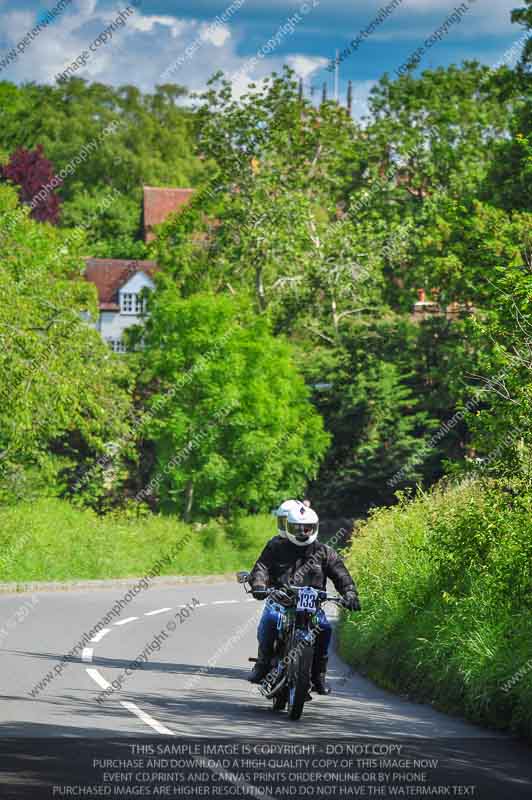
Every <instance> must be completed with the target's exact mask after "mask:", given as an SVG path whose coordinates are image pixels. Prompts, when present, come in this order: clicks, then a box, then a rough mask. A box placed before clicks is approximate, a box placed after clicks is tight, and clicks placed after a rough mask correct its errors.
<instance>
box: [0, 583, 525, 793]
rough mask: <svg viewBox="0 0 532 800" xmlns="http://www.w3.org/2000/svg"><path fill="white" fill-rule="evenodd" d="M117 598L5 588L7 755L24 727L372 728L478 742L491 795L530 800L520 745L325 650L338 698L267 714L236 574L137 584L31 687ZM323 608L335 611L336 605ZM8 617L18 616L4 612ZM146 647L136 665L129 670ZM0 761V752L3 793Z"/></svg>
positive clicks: (309, 731)
mask: <svg viewBox="0 0 532 800" xmlns="http://www.w3.org/2000/svg"><path fill="white" fill-rule="evenodd" d="M123 594H124V590H123V589H116V588H115V589H102V590H88V591H77V592H57V593H41V594H37V595H35V596H34V598H35V599H34V601H33V603H34V604H33V605H32V606H31V607H30V603H29V596H28V595H3V596H0V620H2V622H3V623H5V621H6V620H9V621H10V624H9V628H6V627H5V625H4V633H3V634H2V633H1V630H0V663H1V670H0V675H1V696H0V740H2V741H3V746H4V751H6V752H7V750H10V752H15V751H16V750H17V746H18V747H19V750H18V752H19V755H20V756H22V754H23V752H24V748H23V745H22V742H23V740H27V739H28V738H29V737H32V738H39V739H41V740H42V738H43V737H44V738H46V739H53V738H55V737H84V739H87V738H89V739H91V740H98V739H101V740H104V739H105V740H109V739H110V738H112V737H144V738H146V737H150V736H151V737H154V736H158V737H163V738H164V737H167V738H168V740H171V739H172V737H173V738H175V737H178V738H182V737H202V738H209V739H212V738H221V739H227V740H231V739H233V738H235V737H248V738H251V739H253V740H254V741H262V740H281V739H282V740H290V741H294V742H297V741H304V742H309V741H313V740H315V739H321V740H325V739H330V740H340V739H341V740H346V739H347V738H349V737H352V738H357V739H360V738H361V737H376V738H377V739H380V738H386V739H389V740H399V739H401V740H404V739H410V738H412V741H417V740H419V741H422V740H423V741H424V742H432V743H433V744H434V743H438V742H439V743H441V744H442V746H443V744H445V746H450V745H451V744H452V743H454V745H456V743H458V742H459V743H464V742H465V743H466V746H467V742H468V741H469V742H470V743H471V744H472V745H473V743H474V742H475V743H477V744H478V742H479V741H480V742H481V745H482V746H481V748H480V749H481V750H482V752H483V754H484V757H483V762H482V765H479V766H478V770H479V774H480V770H484V772H483V775H484V777H485V778H486V780H488V781H489V780H495V777H497V780H501V781H503V783H504V782H505V781H506V782H507V788H508V793H505V792H506V790H504V791H503V792H502V793H499V794H498V795H497V796H498V797H501V798H504V797H508V798H512V800H514V798H520V797H532V766H531V763H532V758H531V757H530V756H531V752H530V750H528V748H526V747H525V746H524V745H522V744H520V743H519V742H516V741H514V740H512V739H510V738H508V737H504V736H494V735H493V734H492V733H491V732H488V731H486V730H484V729H480V728H478V727H476V726H473V725H471V724H469V723H466V722H464V721H462V720H460V719H456V718H452V717H449V716H446V715H445V714H442V713H439V712H437V711H435V710H434V709H432V708H431V707H429V706H426V705H420V704H416V703H413V702H410V701H408V700H406V699H404V698H401V697H398V696H396V695H393V694H390V693H388V692H386V691H383V690H381V689H379V688H377V687H376V686H374V685H373V684H372V683H371V682H369V681H368V680H366V679H364V678H363V677H361V676H360V675H357V674H355V673H353V671H352V670H351V669H350V668H349V667H348V666H347V665H346V664H344V663H343V662H342V661H341V660H340V659H339V658H338V657H337V656H336V655H334V654H333V656H332V659H331V668H330V676H329V677H330V684H331V686H332V688H333V694H332V695H331V696H329V697H326V698H325V697H315V698H314V699H313V701H312V702H310V703H308V704H306V706H305V710H304V715H303V718H302V720H301V721H300V722H290V721H289V720H288V719H287V717H286V715H285V714H274V713H273V712H272V711H271V708H270V703H269V702H268V701H266V700H265V699H263V698H262V697H261V696H260V695H259V694H258V691H257V689H256V687H253V686H251V684H249V683H248V682H247V681H246V675H247V673H248V670H249V668H250V664H249V663H248V661H247V659H248V657H249V656H254V655H256V638H255V637H256V625H257V620H258V614H259V613H260V610H261V607H262V606H261V604H260V603H257V601H254V600H251V599H249V597H248V596H246V595H245V593H244V591H243V589H242V588H241V587H240V586H239V585H238V584H236V582H235V583H234V584H229V583H214V584H212V583H211V584H200V583H194V584H181V585H178V586H175V587H162V588H161V587H151V588H150V589H149V590H148V591H144V592H142V593H140V594H139V595H138V596H137V597H136V598H134V599H133V600H132V601H131V602H130V603H129V604H128V606H127V608H125V609H123V611H122V612H121V616H120V617H119V618H117V619H116V621H114V622H112V623H111V624H109V625H108V626H107V628H106V630H105V633H100V634H97V635H96V636H95V637H93V638H95V639H97V641H93V642H90V643H88V644H87V647H86V649H85V650H84V651H83V653H82V656H81V657H80V658H73V659H71V661H70V662H69V663H68V664H67V666H66V668H65V669H64V671H63V672H62V674H60V675H59V676H57V677H55V678H54V679H53V680H51V681H50V682H49V684H48V685H47V686H46V687H44V688H42V689H41V690H39V691H38V693H37V696H35V692H34V696H32V695H31V692H32V690H35V687H36V686H37V685H38V683H39V682H40V681H42V679H43V677H44V676H45V675H46V674H47V673H48V672H49V671H53V670H54V667H55V666H56V665H57V664H58V663H59V659H60V658H61V656H62V655H63V654H64V653H67V652H68V651H69V650H71V649H72V648H73V647H74V645H75V644H76V643H77V642H78V641H79V639H80V637H81V636H82V634H83V633H84V632H85V631H90V629H91V628H92V627H93V626H94V625H95V623H96V622H97V621H98V620H99V619H101V618H102V617H103V616H104V615H105V614H106V613H107V612H108V611H109V609H110V608H111V607H112V606H113V604H114V603H115V601H116V600H117V599H118V598H119V597H122V596H123ZM23 604H26V606H27V607H28V609H29V610H28V611H27V613H26V614H25V615H23V614H22V613H21V612H20V609H21V607H22V606H23ZM187 607H188V608H187ZM185 608H187V610H188V615H187V612H186V611H185ZM329 609H330V614H331V616H333V614H334V610H333V607H332V606H329ZM17 616H18V617H19V618H21V620H20V621H19V622H18V623H16V622H13V621H14V620H16V619H17ZM22 616H25V618H24V619H22ZM172 626H173V628H172ZM157 642H158V644H157ZM157 647H160V649H157ZM148 649H149V650H150V651H151V652H150V653H148ZM143 652H144V656H145V657H146V658H147V660H146V661H145V663H143V664H142V665H140V666H139V665H137V666H136V668H134V669H132V670H131V674H129V675H127V676H125V670H126V669H128V668H130V667H131V662H133V661H134V660H135V659H136V658H137V657H138V656H139V654H141V653H143ZM113 681H115V682H117V681H123V683H122V684H121V685H120V687H119V689H118V690H116V691H112V692H111V693H109V694H108V695H107V696H106V697H105V698H104V699H103V700H102V691H103V690H104V689H105V687H107V688H108V689H110V688H112V684H113ZM115 685H116V683H115ZM98 698H100V702H99V701H98ZM6 742H7V743H10V744H9V745H8V744H6ZM460 746H462V744H461V745H460ZM475 746H476V745H475ZM0 752H1V751H0ZM10 763H11V764H12V763H13V762H10ZM1 767H2V764H1V761H0V789H1ZM20 769H22V766H21V767H20ZM4 771H5V764H4ZM504 785H506V784H504ZM4 796H6V797H7V796H8V795H7V794H6V795H4V794H2V792H1V791H0V797H4ZM14 796H15V795H13V797H14ZM18 796H19V795H17V797H18ZM20 796H22V795H20ZM43 796H44V795H43ZM475 796H477V797H478V796H479V795H478V794H477V795H475ZM486 796H487V795H486Z"/></svg>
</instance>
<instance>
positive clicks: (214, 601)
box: [211, 600, 239, 606]
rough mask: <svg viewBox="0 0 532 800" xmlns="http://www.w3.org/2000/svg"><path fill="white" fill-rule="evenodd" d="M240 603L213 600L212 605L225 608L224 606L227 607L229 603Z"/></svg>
mask: <svg viewBox="0 0 532 800" xmlns="http://www.w3.org/2000/svg"><path fill="white" fill-rule="evenodd" d="M238 602H239V601H238V600H213V602H212V604H211V605H213V606H223V605H226V604H227V603H238Z"/></svg>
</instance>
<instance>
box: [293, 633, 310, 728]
mask: <svg viewBox="0 0 532 800" xmlns="http://www.w3.org/2000/svg"><path fill="white" fill-rule="evenodd" d="M313 657H314V648H313V647H304V648H303V649H302V650H301V651H300V652H299V653H298V655H297V658H295V659H294V661H293V662H292V664H291V665H290V668H289V673H288V681H287V683H288V686H287V694H288V698H287V700H288V717H289V719H293V720H297V719H300V717H301V714H302V713H303V706H304V705H305V700H306V699H307V695H308V693H309V689H310V670H311V668H312V659H313Z"/></svg>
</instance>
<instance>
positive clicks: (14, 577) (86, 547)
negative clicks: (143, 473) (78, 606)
mask: <svg viewBox="0 0 532 800" xmlns="http://www.w3.org/2000/svg"><path fill="white" fill-rule="evenodd" d="M274 534H275V522H274V520H273V518H272V517H268V516H267V515H259V516H256V517H248V518H245V519H242V520H240V521H239V522H238V524H233V526H232V527H229V526H223V525H222V524H221V523H219V522H211V523H209V524H207V525H205V526H202V527H199V526H197V525H191V526H188V525H186V524H184V523H183V522H179V521H177V520H176V519H175V517H168V516H167V517H163V516H155V515H149V516H145V517H140V518H138V519H137V518H135V519H132V518H130V517H126V516H118V515H117V516H113V515H111V516H107V517H99V516H97V515H96V514H95V513H94V512H92V511H90V510H86V509H79V508H76V507H74V506H72V505H70V504H69V503H68V502H66V501H64V500H58V499H55V498H48V499H41V500H39V501H37V502H34V503H21V504H19V505H16V506H6V507H4V508H1V509H0V582H9V581H61V580H76V579H93V578H122V577H129V576H142V575H144V574H146V573H147V572H149V570H150V569H151V568H152V567H153V565H154V564H155V563H156V562H157V561H158V560H159V559H161V558H162V557H164V556H166V555H167V554H170V553H172V552H173V550H174V549H176V550H177V552H176V554H175V556H174V557H173V558H172V559H171V561H170V562H169V563H168V564H167V565H165V566H164V568H163V570H162V571H161V574H163V575H164V574H166V575H207V574H220V573H224V572H231V571H233V570H238V569H247V568H250V567H251V566H252V565H253V563H254V561H255V560H256V558H257V556H258V554H259V553H260V551H261V549H262V547H263V546H264V544H265V543H266V541H267V540H268V539H269V538H270V537H271V536H273V535H274ZM185 537H188V538H187V540H186V542H185V543H184V544H183V546H182V547H180V548H176V543H177V542H179V541H180V540H181V539H185Z"/></svg>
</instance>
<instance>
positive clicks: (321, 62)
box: [286, 55, 329, 78]
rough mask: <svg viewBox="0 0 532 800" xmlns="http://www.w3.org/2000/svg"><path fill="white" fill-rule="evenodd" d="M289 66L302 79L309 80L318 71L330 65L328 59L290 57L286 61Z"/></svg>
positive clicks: (300, 56)
mask: <svg viewBox="0 0 532 800" xmlns="http://www.w3.org/2000/svg"><path fill="white" fill-rule="evenodd" d="M286 61H287V64H288V65H289V66H290V67H292V69H293V70H294V72H295V73H296V75H299V76H300V77H301V78H308V76H309V75H312V73H313V72H316V70H317V69H323V67H325V66H326V64H328V63H329V60H328V59H327V58H320V57H319V56H302V55H295V56H288V58H287V59H286Z"/></svg>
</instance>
